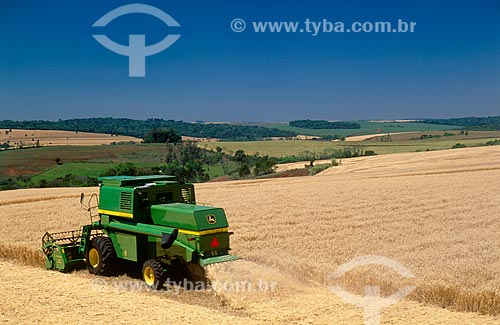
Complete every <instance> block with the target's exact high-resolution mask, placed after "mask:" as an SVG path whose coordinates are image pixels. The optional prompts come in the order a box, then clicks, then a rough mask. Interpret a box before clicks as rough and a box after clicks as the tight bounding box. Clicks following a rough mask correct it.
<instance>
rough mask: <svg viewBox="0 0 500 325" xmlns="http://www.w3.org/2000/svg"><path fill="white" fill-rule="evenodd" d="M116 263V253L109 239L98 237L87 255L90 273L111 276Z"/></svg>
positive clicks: (93, 241)
mask: <svg viewBox="0 0 500 325" xmlns="http://www.w3.org/2000/svg"><path fill="white" fill-rule="evenodd" d="M115 262H116V252H115V249H114V247H113V242H112V241H111V239H110V238H109V237H96V238H94V239H93V240H92V244H91V247H90V249H89V251H88V253H87V268H88V270H89V272H90V273H92V274H97V275H111V274H112V273H113V271H114V270H113V267H114V265H115Z"/></svg>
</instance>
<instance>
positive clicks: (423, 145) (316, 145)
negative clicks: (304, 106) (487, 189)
mask: <svg viewBox="0 0 500 325" xmlns="http://www.w3.org/2000/svg"><path fill="white" fill-rule="evenodd" d="M489 140H491V138H484V139H470V140H448V139H446V138H440V139H439V140H435V139H429V140H414V141H400V142H395V141H392V142H375V141H374V142H370V141H360V142H344V141H307V140H280V141H247V142H210V143H208V144H207V145H208V148H210V149H215V148H216V147H217V146H220V147H221V148H222V149H223V150H224V152H226V153H234V152H235V151H236V150H238V149H242V150H244V151H245V152H246V153H249V154H254V153H257V152H258V153H260V154H261V155H269V156H274V157H284V156H291V155H298V154H300V153H303V152H305V151H309V152H315V153H317V154H319V153H321V152H322V151H323V150H325V149H343V148H349V147H356V146H357V147H361V148H362V149H363V150H374V151H375V152H376V153H377V154H379V155H380V154H388V153H397V152H415V151H426V150H443V149H450V148H451V147H452V146H453V145H455V144H456V143H458V142H460V143H463V144H465V145H467V146H477V145H483V144H485V143H486V142H487V141H489Z"/></svg>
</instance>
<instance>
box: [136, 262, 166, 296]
mask: <svg viewBox="0 0 500 325" xmlns="http://www.w3.org/2000/svg"><path fill="white" fill-rule="evenodd" d="M142 278H143V280H144V282H146V285H147V286H148V287H149V288H151V289H153V290H160V289H161V288H162V287H163V284H164V283H165V280H166V272H165V268H164V267H163V265H162V263H160V261H158V260H155V259H151V260H147V261H146V262H145V263H144V265H143V267H142Z"/></svg>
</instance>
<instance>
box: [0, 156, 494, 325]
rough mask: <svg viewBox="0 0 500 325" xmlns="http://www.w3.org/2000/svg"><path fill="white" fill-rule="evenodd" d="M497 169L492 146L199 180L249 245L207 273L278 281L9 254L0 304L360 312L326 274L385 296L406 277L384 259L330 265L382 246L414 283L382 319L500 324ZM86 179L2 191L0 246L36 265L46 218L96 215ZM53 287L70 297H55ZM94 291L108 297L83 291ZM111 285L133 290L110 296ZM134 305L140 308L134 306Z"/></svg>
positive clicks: (246, 313) (296, 320)
mask: <svg viewBox="0 0 500 325" xmlns="http://www.w3.org/2000/svg"><path fill="white" fill-rule="evenodd" d="M499 170H500V147H498V146H496V147H482V148H470V149H469V148H468V149H457V150H450V151H439V152H422V153H401V154H396V155H386V156H375V157H362V158H356V159H352V160H349V163H347V160H346V161H343V163H342V164H341V165H340V166H337V167H333V168H332V169H331V170H329V171H328V172H325V173H324V174H320V175H317V176H312V177H300V178H289V179H273V180H250V181H249V180H246V181H234V182H225V183H213V184H210V183H206V184H199V185H196V190H197V198H198V200H199V201H200V202H206V203H210V204H214V205H215V206H221V207H224V208H225V210H226V213H227V215H228V218H229V222H230V228H231V231H234V232H235V235H234V236H233V237H232V247H233V253H234V254H236V255H239V256H241V257H243V258H244V260H242V261H236V262H232V263H227V264H219V265H213V266H211V267H209V268H208V276H209V278H210V279H211V281H212V282H213V283H216V282H221V281H222V282H224V281H229V282H230V283H233V282H237V281H254V282H256V281H259V280H265V281H274V282H275V285H276V290H273V291H258V292H235V291H227V290H222V289H220V288H219V289H214V290H204V291H200V292H184V291H181V293H180V294H178V295H176V294H174V293H173V291H172V290H169V291H162V292H148V291H134V290H132V289H130V288H133V287H134V285H138V283H140V280H135V279H129V278H126V277H119V278H98V277H93V276H90V275H88V273H87V272H86V271H79V272H77V273H75V274H69V275H64V274H59V273H56V272H48V271H47V272H44V271H42V270H41V269H38V268H34V267H28V266H20V265H17V264H12V262H10V261H2V262H0V276H1V277H2V279H4V280H5V281H4V282H3V286H2V288H0V293H1V294H2V295H3V296H4V301H5V302H6V303H5V304H1V305H0V315H1V316H0V317H3V318H4V320H6V321H12V322H16V321H17V322H33V321H38V322H42V323H44V322H63V319H64V317H65V316H67V315H68V310H71V311H78V312H84V310H87V311H88V310H89V309H90V310H92V313H93V314H94V309H95V308H100V309H101V310H103V312H100V313H97V315H96V316H95V317H96V318H95V320H97V321H109V320H113V321H115V322H116V321H118V322H119V321H121V320H130V319H133V320H136V321H138V322H142V321H145V320H150V321H152V322H154V323H156V322H161V321H162V320H161V317H160V316H161V315H171V317H170V318H169V321H174V322H186V321H187V322H189V321H190V320H192V321H197V320H198V319H202V318H203V316H204V317H207V319H211V320H214V322H222V323H225V322H231V323H238V324H249V323H278V324H303V323H313V324H327V323H330V324H331V323H335V324H353V323H362V321H363V318H362V317H363V311H362V309H360V308H358V307H355V306H353V305H349V304H346V303H344V302H343V301H342V300H340V299H339V298H337V297H336V296H335V295H333V294H332V293H331V292H330V291H329V290H328V288H327V286H328V285H332V284H338V285H342V286H344V287H345V288H346V289H348V290H350V291H351V292H353V293H357V294H362V293H363V288H364V286H365V285H377V284H381V285H382V288H381V290H382V294H384V295H386V294H390V293H392V292H393V291H394V290H395V288H399V287H400V286H401V285H402V283H403V282H402V279H401V278H400V277H399V276H397V274H395V273H394V272H391V271H388V270H387V269H385V268H377V267H375V268H370V269H366V268H361V269H359V270H353V271H351V272H349V273H348V274H347V275H346V276H345V277H344V278H342V279H341V280H340V281H339V282H338V283H332V281H333V280H331V279H330V278H329V277H328V275H329V274H331V272H333V271H334V270H336V269H337V267H338V266H339V265H340V264H342V263H345V262H348V261H350V260H351V259H353V258H355V257H357V256H362V255H366V254H377V255H383V256H386V257H388V258H391V259H393V260H395V261H398V262H399V263H401V264H403V265H404V266H406V267H407V268H408V269H409V270H410V271H411V272H412V273H413V274H414V275H415V278H414V279H412V280H410V283H411V285H414V286H416V289H415V291H414V292H413V293H412V294H411V295H410V296H409V297H408V298H407V299H406V300H404V301H402V302H399V303H397V304H396V305H394V306H392V307H389V308H386V309H383V314H382V323H383V324H385V323H387V324H498V323H499V322H500V319H499V318H498V316H495V315H499V314H500V298H499V295H500V291H499V289H498V288H500V251H499V250H498V249H497V248H498V247H500V238H499V236H498V228H499V227H500V220H499V219H498V211H499V209H500V196H499V195H498V184H499V183H500V174H499ZM80 190H81V189H32V190H17V191H6V192H2V193H0V221H2V224H4V227H2V228H1V229H0V255H1V256H3V257H4V258H6V259H10V260H20V261H23V262H24V263H26V264H30V265H36V264H37V263H38V258H37V249H38V246H39V245H40V237H41V236H42V234H43V233H44V231H45V230H49V231H56V230H69V229H73V228H78V227H79V226H80V225H81V224H84V223H87V222H88V221H89V218H88V216H87V213H86V212H85V211H83V210H81V209H80V208H79V204H78V197H79V192H80ZM84 190H85V191H86V192H91V191H96V190H97V189H88V188H87V189H84ZM41 211H42V212H41ZM1 218H4V219H5V220H1ZM9 220H16V222H10V221H9ZM26 278H32V280H33V281H26V280H25V279H26ZM404 281H408V280H404ZM96 283H97V286H96ZM405 283H406V282H405ZM117 284H122V285H125V287H123V286H122V287H121V288H122V289H117V286H116V285H117ZM128 285H129V286H128ZM123 288H125V289H123ZM127 288H128V289H127ZM54 292H55V293H57V294H54ZM47 295H51V296H53V297H54V298H53V299H55V300H56V301H58V302H60V303H61V304H63V305H64V306H67V308H59V309H53V308H52V307H51V306H52V304H51V305H50V306H49V305H48V304H46V301H47ZM96 295H99V297H102V299H91V298H85V297H94V298H95V296H96ZM111 297H113V298H111ZM116 297H119V300H120V301H123V302H124V303H123V304H122V303H119V304H116V303H110V302H109V301H116V299H117V298H116ZM108 298H109V299H111V300H109V299H108ZM51 301H53V300H51ZM145 301H147V304H145V303H144V302H145ZM111 304H112V305H113V307H111ZM145 305H148V308H143V306H145ZM129 306H138V307H137V309H134V312H133V313H132V312H131V311H129V310H128V307H129ZM180 307H183V308H185V309H182V308H181V309H182V312H180V311H179V308H180ZM443 307H445V308H446V309H443ZM108 308H109V310H108ZM104 310H105V311H104ZM477 312H479V313H482V314H485V316H480V315H478V314H476V313H477ZM191 313H195V315H193V318H190V316H189V315H190V314H191ZM0 319H1V318H0Z"/></svg>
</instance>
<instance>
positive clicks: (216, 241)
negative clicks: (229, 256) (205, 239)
mask: <svg viewBox="0 0 500 325" xmlns="http://www.w3.org/2000/svg"><path fill="white" fill-rule="evenodd" d="M210 247H212V248H216V247H219V241H218V240H217V238H216V237H214V239H212V243H211V244H210Z"/></svg>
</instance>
